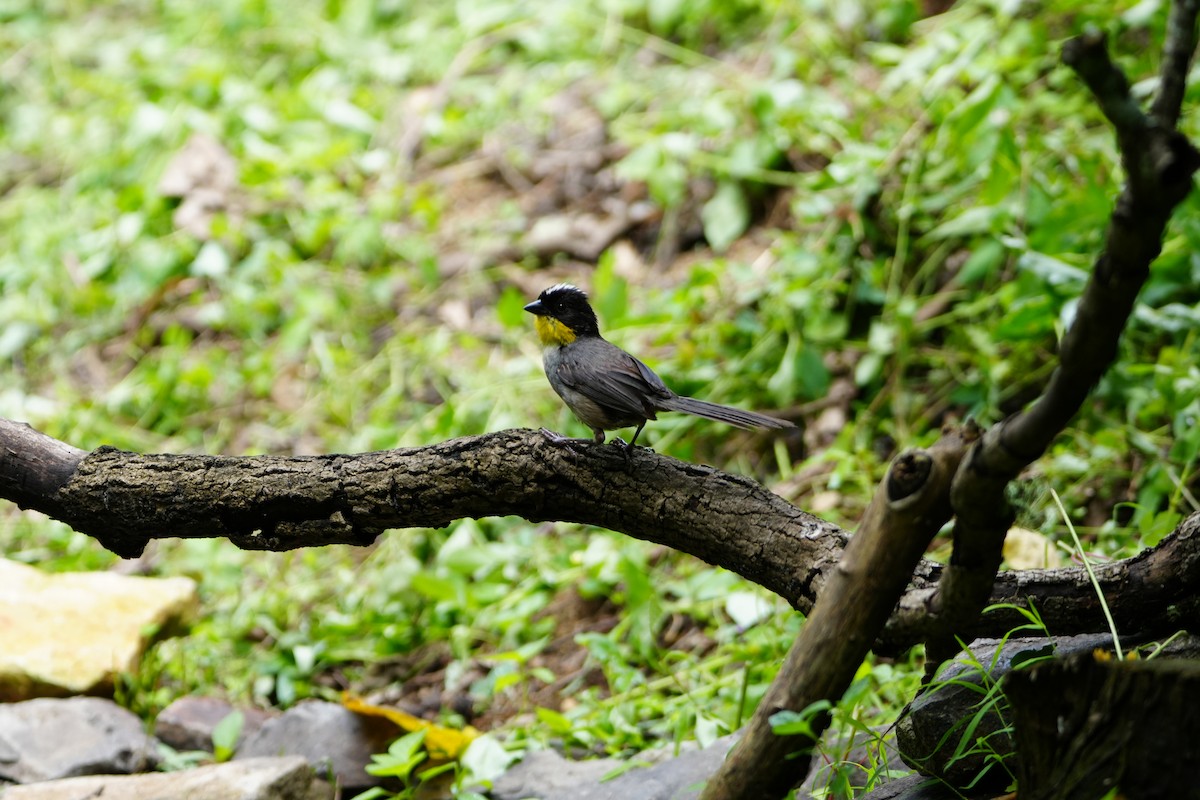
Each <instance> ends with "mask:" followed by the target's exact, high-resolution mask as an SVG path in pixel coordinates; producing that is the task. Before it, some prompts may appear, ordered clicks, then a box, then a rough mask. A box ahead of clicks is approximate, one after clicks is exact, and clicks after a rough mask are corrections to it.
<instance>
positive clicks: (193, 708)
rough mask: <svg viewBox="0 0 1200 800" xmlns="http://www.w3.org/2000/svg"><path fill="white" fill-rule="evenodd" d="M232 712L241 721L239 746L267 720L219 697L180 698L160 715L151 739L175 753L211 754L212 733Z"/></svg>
mask: <svg viewBox="0 0 1200 800" xmlns="http://www.w3.org/2000/svg"><path fill="white" fill-rule="evenodd" d="M234 711H241V712H242V717H243V720H244V722H243V723H242V733H241V735H240V736H239V737H238V743H239V744H242V743H245V742H246V740H247V739H249V738H250V737H251V736H253V735H254V734H255V733H257V732H258V730H259V728H261V727H262V726H263V724H264V723H265V722H266V721H267V720H268V719H270V715H269V714H267V712H265V711H262V710H260V709H257V708H242V709H235V708H234V707H233V706H232V705H231V704H230V703H229V702H228V701H227V700H222V699H221V698H219V697H181V698H179V699H178V700H176V701H175V702H173V703H171V705H169V706H167V707H166V708H164V709H163V710H162V711H161V712H159V715H158V718H157V719H155V720H154V735H155V736H157V737H158V739H159V741H161V742H163V743H164V744H168V745H170V746H171V747H174V748H175V749H176V750H205V751H211V750H212V746H213V741H212V734H213V729H214V728H216V727H217V724H218V723H220V722H221V720H223V719H225V718H226V717H228V716H229V715H230V714H231V713H233V712H234Z"/></svg>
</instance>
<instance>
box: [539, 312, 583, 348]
mask: <svg viewBox="0 0 1200 800" xmlns="http://www.w3.org/2000/svg"><path fill="white" fill-rule="evenodd" d="M533 326H534V328H535V329H536V330H537V335H538V338H539V339H541V340H542V346H543V347H550V346H552V345H554V346H558V347H562V346H563V345H564V344H570V343H571V342H573V341H575V333H574V331H572V330H571V329H570V328H568V327H567V326H566V325H563V324H562V323H561V322H559V321H558V320H556V319H555V318H554V317H536V318H534V322H533Z"/></svg>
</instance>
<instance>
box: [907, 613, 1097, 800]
mask: <svg viewBox="0 0 1200 800" xmlns="http://www.w3.org/2000/svg"><path fill="white" fill-rule="evenodd" d="M1001 644H1002V642H1001V641H1000V640H998V639H978V640H976V641H975V642H972V644H971V653H972V654H973V658H974V659H975V660H978V662H979V663H981V664H983V665H984V666H985V667H991V665H992V662H993V660H995V667H994V668H991V669H990V672H989V673H988V681H989V683H990V682H994V681H999V680H1000V679H1001V678H1002V677H1003V676H1004V675H1005V674H1006V673H1008V672H1009V671H1011V670H1012V668H1013V664H1014V663H1017V664H1021V663H1024V662H1025V661H1027V660H1029V659H1034V658H1038V657H1040V656H1043V655H1047V656H1048V655H1051V654H1052V653H1054V652H1057V653H1058V654H1060V655H1066V654H1070V653H1079V652H1090V651H1091V650H1094V649H1095V648H1098V647H1100V648H1108V647H1111V646H1112V637H1110V636H1107V635H1104V634H1088V635H1083V636H1068V637H1059V638H1055V639H1045V638H1036V639H1009V640H1008V641H1007V643H1004V644H1003V646H1001ZM997 651H999V653H998V654H997ZM983 677H984V676H983V675H981V674H980V672H979V670H978V668H976V667H974V666H973V665H971V664H969V663H967V662H964V661H957V662H955V663H953V664H951V666H949V667H948V668H946V669H945V670H944V671H943V672H942V673H941V674H940V675H939V676H938V677H937V678H936V680H935V683H937V684H942V685H940V686H939V688H937V689H935V690H934V691H930V692H927V693H925V694H923V695H920V696H919V697H917V699H915V700H913V702H912V704H911V705H910V706H909V709H908V712H907V713H906V714H905V715H904V716H903V717H901V718H900V721H899V722H897V723H896V741H897V743H898V744H899V746H900V752H901V753H902V754H903V756H904V761H905V763H907V764H908V765H909V766H910V767H912V768H913V769H915V770H917V771H918V772H922V773H924V774H926V775H936V776H938V777H940V778H942V779H944V780H945V781H946V782H948V783H950V784H951V785H954V786H960V787H964V786H966V785H967V784H969V783H971V782H972V781H974V780H975V778H976V776H978V775H979V773H980V772H981V771H982V770H983V769H984V767H985V766H987V764H988V761H989V755H988V753H985V752H979V751H980V750H982V748H978V747H975V748H973V749H974V750H976V752H975V753H973V754H970V755H964V756H960V757H959V758H954V753H955V750H956V749H957V748H958V744H959V740H960V736H961V734H960V733H959V732H960V731H962V730H963V729H965V727H966V726H967V725H968V724H969V723H970V722H971V720H972V718H973V717H974V716H975V715H976V714H978V713H980V712H981V711H982V719H981V720H980V721H979V723H978V725H977V727H976V728H975V730H974V731H973V732H972V734H971V739H972V745H974V743H975V742H977V741H979V740H981V739H986V740H987V746H988V750H989V752H990V751H992V750H994V751H995V752H997V753H1001V754H1003V753H1011V752H1013V750H1014V744H1013V739H1012V736H1011V735H1010V734H1009V733H1008V731H1009V730H1011V724H1010V721H1009V720H1008V719H1007V718H1006V717H1004V716H1002V715H1001V714H1000V713H999V712H998V711H997V710H996V707H995V706H993V707H991V708H988V709H986V710H983V709H981V708H980V701H981V700H982V699H983V695H982V694H981V692H980V691H979V690H978V689H972V688H968V687H967V686H963V685H953V684H949V683H947V682H950V681H954V682H957V683H960V684H961V683H969V684H973V685H974V686H980V685H981V683H982V681H983ZM948 732H949V733H948ZM1010 781H1011V778H1010V777H1009V775H1008V773H1007V772H1004V771H1003V770H1000V769H993V770H992V771H991V772H990V773H989V774H988V776H986V777H985V779H984V781H982V782H980V783H979V784H977V786H978V787H979V788H998V789H1003V788H1004V786H1006V785H1007V784H1008V783H1009V782H1010Z"/></svg>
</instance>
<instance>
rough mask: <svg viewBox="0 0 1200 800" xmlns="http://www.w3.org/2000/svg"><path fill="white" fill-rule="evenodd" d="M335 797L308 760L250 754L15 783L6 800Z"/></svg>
mask: <svg viewBox="0 0 1200 800" xmlns="http://www.w3.org/2000/svg"><path fill="white" fill-rule="evenodd" d="M108 797H112V798H120V799H121V800H164V798H187V800H332V798H333V789H332V787H330V786H329V784H327V783H325V782H324V781H321V780H318V779H317V777H316V776H315V775H314V774H313V770H312V767H311V766H309V763H308V761H307V760H306V759H304V758H302V757H300V756H290V757H287V758H252V759H246V760H245V761H231V762H228V763H225V764H213V765H211V766H207V767H197V768H196V769H190V770H185V771H183V772H152V773H148V774H145V775H97V776H91V777H86V778H66V779H64V780H57V781H47V782H45V783H35V784H30V785H28V786H14V787H11V788H9V789H8V791H7V792H5V793H4V800H81V799H82V798H108Z"/></svg>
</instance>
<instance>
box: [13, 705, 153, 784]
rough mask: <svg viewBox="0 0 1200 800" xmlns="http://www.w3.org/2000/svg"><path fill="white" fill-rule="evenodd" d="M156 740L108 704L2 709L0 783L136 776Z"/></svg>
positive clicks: (130, 716) (128, 715)
mask: <svg viewBox="0 0 1200 800" xmlns="http://www.w3.org/2000/svg"><path fill="white" fill-rule="evenodd" d="M154 753H155V745H154V740H153V739H151V738H150V737H149V736H147V735H146V733H145V732H144V731H143V730H142V722H141V720H139V719H138V718H137V717H136V716H134V715H133V714H132V713H130V712H129V711H127V710H125V709H123V708H121V707H120V706H118V705H117V704H116V703H113V702H112V701H110V700H102V699H100V698H97V697H72V698H68V699H65V700H53V699H48V698H41V699H38V700H26V701H25V702H23V703H13V704H10V705H0V779H3V780H8V781H13V782H15V783H32V782H35V781H48V780H53V779H55V778H69V777H72V776H75V775H94V774H98V773H128V772H139V771H141V770H144V769H147V768H148V767H150V766H151V765H152V762H153V758H154Z"/></svg>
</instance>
